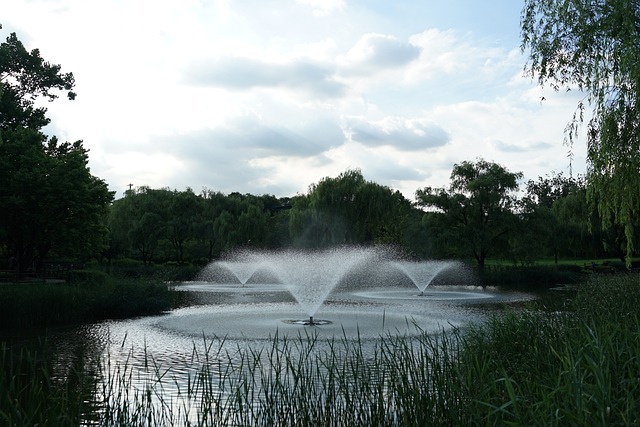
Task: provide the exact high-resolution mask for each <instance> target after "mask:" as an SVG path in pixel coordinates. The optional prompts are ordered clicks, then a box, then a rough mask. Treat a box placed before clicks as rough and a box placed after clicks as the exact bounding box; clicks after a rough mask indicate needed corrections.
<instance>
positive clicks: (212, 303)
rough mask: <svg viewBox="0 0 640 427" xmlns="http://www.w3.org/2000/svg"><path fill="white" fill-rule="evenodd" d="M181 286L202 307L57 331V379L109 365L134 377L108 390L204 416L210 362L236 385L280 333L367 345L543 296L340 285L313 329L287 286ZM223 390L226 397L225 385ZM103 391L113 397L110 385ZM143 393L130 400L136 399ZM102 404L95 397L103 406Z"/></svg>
mask: <svg viewBox="0 0 640 427" xmlns="http://www.w3.org/2000/svg"><path fill="white" fill-rule="evenodd" d="M172 286H175V289H176V290H178V291H181V292H189V293H190V296H191V297H192V298H191V299H192V300H193V301H194V304H193V305H191V306H189V307H184V308H180V309H176V310H172V311H170V312H168V313H165V314H162V315H157V316H149V317H141V318H135V319H126V320H112V321H104V322H97V323H91V324H86V325H82V326H80V327H75V328H71V329H68V328H67V329H64V330H57V331H50V332H49V337H48V340H49V347H50V349H51V351H52V352H53V354H54V359H55V360H56V362H55V363H54V369H55V375H57V376H60V377H64V376H65V375H66V373H67V372H68V371H69V369H70V368H71V367H72V366H74V365H77V364H78V363H84V364H93V365H100V366H101V368H100V369H101V370H102V375H103V376H106V377H107V378H111V379H113V378H115V379H116V380H117V381H121V380H122V379H123V378H126V381H125V383H120V384H119V385H118V384H115V385H114V384H111V385H109V387H114V388H110V389H109V390H110V391H109V393H111V394H112V395H113V394H115V393H116V391H122V388H123V387H124V388H132V389H135V390H139V391H141V393H142V391H144V390H148V389H149V384H153V385H154V386H153V390H154V392H153V393H154V396H155V397H154V399H156V400H157V399H159V400H160V401H161V402H171V404H170V405H177V406H176V408H177V409H176V408H174V409H176V410H177V411H178V412H180V411H182V412H186V413H191V412H197V411H196V409H195V408H191V406H190V405H195V403H193V402H190V401H189V399H187V400H184V399H182V398H181V396H184V395H185V390H189V388H190V387H193V383H194V381H195V380H194V379H195V377H196V376H197V375H198V372H199V371H200V370H201V369H202V367H203V366H207V367H208V368H207V369H212V370H213V372H215V373H217V375H218V378H219V379H220V381H221V382H228V381H229V380H228V379H226V378H223V377H224V375H226V374H225V373H228V372H229V370H230V367H231V366H234V365H242V364H244V363H247V360H246V354H247V351H248V352H252V351H258V350H255V349H260V348H263V347H266V348H269V347H270V346H271V345H272V344H271V343H272V342H273V339H274V338H276V337H277V339H280V340H282V339H285V340H290V341H295V340H297V339H300V337H303V338H304V337H313V338H314V340H317V341H318V342H319V344H318V345H317V347H318V348H322V347H323V345H324V346H325V347H324V348H326V346H331V345H332V344H331V343H332V342H334V340H344V339H347V340H352V339H353V340H356V339H357V340H359V341H360V342H361V343H364V344H363V345H364V348H365V349H366V348H367V344H366V343H367V342H369V341H370V342H375V341H376V340H378V339H380V338H381V337H384V336H386V335H403V336H408V337H410V336H412V335H417V334H420V333H422V332H427V333H440V332H443V331H447V330H450V329H451V328H454V327H460V326H464V325H465V324H468V323H470V322H481V321H482V320H483V319H484V318H485V317H486V316H487V315H488V314H489V313H491V312H492V311H494V310H496V309H498V308H501V307H503V306H504V305H505V304H511V303H518V302H521V301H527V300H531V299H534V298H535V295H533V294H529V293H524V292H501V291H499V290H497V289H491V288H486V289H483V288H480V287H474V286H443V287H429V288H427V289H426V290H425V291H424V292H422V293H421V292H420V291H419V290H418V289H417V288H410V287H404V288H403V287H397V288H375V287H374V288H367V289H360V290H344V289H342V290H341V289H337V290H335V291H334V292H333V293H331V294H330V295H329V296H328V297H327V298H326V299H325V300H324V301H323V303H322V304H320V305H319V307H318V308H317V309H316V310H315V311H314V320H315V321H316V322H317V323H314V324H312V325H305V324H304V322H305V321H306V320H308V313H307V312H305V310H303V309H301V308H300V305H299V304H298V301H297V300H296V298H294V296H293V295H292V294H291V292H289V289H288V288H287V287H285V286H282V285H279V284H273V283H263V284H260V283H251V284H247V283H242V284H238V283H211V282H207V281H199V282H185V283H180V284H174V285H172ZM323 343H326V344H323ZM251 349H254V350H251ZM267 353H268V352H267ZM253 354H256V353H253ZM79 359H82V360H79ZM103 381H107V382H110V381H111V382H113V381H112V380H108V379H107V380H104V379H103ZM117 381H116V382H117ZM214 388H217V392H218V393H225V390H224V388H225V387H224V385H221V384H218V385H215V386H214ZM98 390H103V391H101V393H104V390H105V387H104V386H103V387H102V388H100V387H98ZM140 396H141V395H137V394H136V395H135V396H134V397H131V396H129V397H127V399H133V400H136V401H137V400H138V399H140V398H141V397H140ZM102 398H104V396H96V401H100V399H102ZM187 401H189V402H190V403H185V402H187ZM137 404H139V403H137ZM164 404H165V403H163V405H164ZM186 418H189V416H188V415H187V416H186Z"/></svg>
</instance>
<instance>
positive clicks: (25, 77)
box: [0, 26, 113, 271]
mask: <svg viewBox="0 0 640 427" xmlns="http://www.w3.org/2000/svg"><path fill="white" fill-rule="evenodd" d="M0 28H1V26H0ZM73 85H74V79H73V75H72V74H71V73H66V74H63V73H60V66H59V65H51V64H49V63H48V62H45V61H44V60H43V59H42V58H41V57H40V54H39V51H38V50H37V49H34V50H32V51H31V52H27V50H26V49H25V48H24V46H23V45H22V43H21V42H20V41H19V40H18V39H17V37H16V35H15V33H12V34H11V35H10V36H9V37H8V38H7V40H6V42H4V43H2V44H0V206H2V215H1V216H0V239H2V241H1V242H0V244H2V245H3V246H4V247H5V249H6V250H7V251H8V252H9V253H10V254H11V255H12V256H15V257H16V258H17V259H18V268H19V269H20V270H21V271H24V270H26V269H27V268H31V267H34V268H36V269H37V268H38V266H39V264H40V263H41V262H42V261H43V260H44V259H45V258H46V257H47V255H48V254H49V253H51V252H53V253H55V254H57V255H58V256H63V257H66V256H73V257H79V256H82V257H83V258H84V257H88V256H91V255H94V254H98V253H99V252H100V251H101V250H102V248H103V247H104V245H105V239H106V228H105V226H104V223H103V220H104V217H105V215H106V209H107V206H108V204H109V203H110V202H111V200H112V199H113V193H111V192H109V190H108V187H107V185H106V183H105V182H104V181H102V180H101V179H99V178H97V177H95V176H93V175H91V173H90V171H89V168H88V151H87V150H86V149H84V147H83V146H82V141H76V142H73V143H70V142H64V143H61V142H59V141H58V139H57V138H56V137H52V138H49V137H48V136H46V135H45V134H43V133H42V131H41V128H42V127H43V126H45V125H46V124H48V123H49V119H48V118H47V117H46V109H45V108H43V107H38V108H36V107H35V102H36V100H38V99H39V98H44V99H47V100H49V101H52V100H54V99H56V98H57V96H58V95H57V92H58V91H60V90H63V91H68V92H67V96H68V97H69V99H73V98H74V97H75V93H73V92H72V91H71V89H72V88H73Z"/></svg>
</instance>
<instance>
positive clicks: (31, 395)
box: [0, 275, 640, 426]
mask: <svg viewBox="0 0 640 427" xmlns="http://www.w3.org/2000/svg"><path fill="white" fill-rule="evenodd" d="M639 303H640V282H639V280H638V277H637V276H633V275H624V276H610V277H606V278H597V279H595V280H593V281H591V282H590V283H588V284H584V285H581V286H580V288H579V290H578V293H577V295H576V297H575V298H574V299H573V300H572V301H570V302H569V303H568V304H566V306H565V307H564V308H562V309H558V308H557V307H554V308H553V310H545V308H544V307H537V306H530V307H528V308H526V309H524V310H519V311H511V312H506V313H502V314H496V315H495V316H494V317H493V318H491V319H490V320H489V321H488V322H486V323H483V324H480V325H473V326H471V327H468V328H465V329H458V330H454V331H453V332H447V333H441V334H427V333H419V334H417V335H415V336H394V335H387V336H384V337H381V338H380V339H377V340H372V341H367V340H363V339H358V338H356V339H352V338H347V337H343V338H342V339H335V340H332V341H328V342H327V341H322V340H320V339H318V337H317V336H315V335H314V334H312V333H309V334H304V335H301V336H300V337H297V338H291V337H285V336H278V335H276V336H274V337H273V338H272V339H271V340H270V341H269V342H268V344H263V345H240V344H238V345H237V346H236V347H229V345H228V343H226V342H225V341H224V340H223V339H221V340H211V339H206V338H204V337H203V342H202V343H199V344H198V345H196V344H195V343H194V346H193V350H192V355H191V360H189V361H186V362H185V363H187V364H188V368H187V369H175V366H162V364H161V363H158V362H156V361H155V360H154V358H153V356H152V355H150V354H149V355H147V357H146V358H145V362H144V364H143V366H139V365H137V364H135V363H133V362H132V361H130V360H125V361H124V362H114V361H113V360H112V359H111V358H110V357H109V355H106V356H105V360H104V363H103V365H102V368H101V376H100V378H99V380H100V381H97V382H95V383H93V386H92V387H93V388H91V389H90V390H91V393H90V394H87V392H86V391H87V389H86V388H84V389H83V392H82V393H80V394H78V393H77V392H76V393H71V394H65V393H67V392H65V390H68V388H64V387H62V388H58V389H56V390H58V393H60V394H59V395H56V396H59V397H57V398H54V399H53V400H50V399H49V398H48V397H46V396H48V395H47V394H46V393H45V388H46V387H42V386H38V384H43V383H42V378H43V377H44V378H45V379H46V377H47V373H46V371H42V370H40V367H39V365H38V366H31V365H29V362H26V363H27V365H26V366H24V365H20V366H22V367H21V368H20V369H18V368H15V369H14V371H12V372H13V373H10V375H6V374H5V375H3V376H2V377H0V390H10V392H8V393H5V394H3V395H2V404H1V405H0V416H2V417H4V418H0V420H3V421H6V422H7V423H8V424H7V425H27V424H22V421H23V420H43V419H45V418H43V416H42V413H51V411H52V410H55V412H56V413H65V411H67V413H68V416H67V418H63V420H67V419H68V420H69V422H70V424H68V425H74V424H73V423H74V422H75V421H77V420H78V419H84V420H85V421H83V422H85V423H86V424H91V423H96V424H99V425H106V426H156V425H181V426H182V425H193V426H229V425H233V426H292V425H295V426H311V425H313V426H318V425H323V426H362V425H366V426H425V425H427V426H428V425H545V426H547V425H550V426H554V425H557V426H565V425H580V426H582V425H589V426H593V425H596V426H598V425H600V426H605V425H606V426H609V425H637V424H638V422H639V420H638V413H640V407H639V405H640V375H639V374H640V339H639V338H640V337H639V335H640V322H639V317H638V307H639V306H640V305H639ZM230 348H231V349H232V350H230ZM27 356H28V355H27ZM23 358H24V359H25V360H33V358H32V357H25V355H23ZM2 363H3V365H4V366H3V368H6V367H7V363H8V362H7V361H6V360H5V358H3V359H2ZM9 366H13V365H11V364H9ZM34 368H37V369H36V371H37V372H38V373H37V374H33V373H32V372H31V371H32V369H34ZM21 369H23V370H24V371H25V372H26V373H25V372H23V371H22V370H21ZM79 371H81V369H79ZM2 372H5V370H4V369H3V371H2ZM30 372H31V373H30ZM41 374H42V375H41ZM16 377H18V378H20V379H19V380H17V379H15V378H16ZM47 381H49V380H47ZM47 381H45V382H44V384H48V382H47ZM85 383H89V382H86V381H85ZM32 386H36V387H32ZM79 395H80V396H83V398H82V399H78V398H77V396H79ZM9 397H10V399H18V401H21V402H28V404H27V403H24V404H22V405H21V406H20V407H17V409H12V407H11V402H10V401H9V400H10V399H9ZM65 399H66V401H65ZM86 402H90V404H89V403H86ZM77 414H80V415H77ZM87 414H90V415H91V416H90V417H89V416H88V415H87ZM57 425H64V424H57ZM75 425H77V424H75Z"/></svg>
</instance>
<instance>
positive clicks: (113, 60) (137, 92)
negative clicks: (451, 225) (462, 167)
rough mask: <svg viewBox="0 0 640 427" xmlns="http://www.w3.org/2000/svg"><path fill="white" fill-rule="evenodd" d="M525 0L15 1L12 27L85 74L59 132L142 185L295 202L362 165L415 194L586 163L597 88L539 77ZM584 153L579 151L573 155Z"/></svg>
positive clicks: (98, 171)
mask: <svg viewBox="0 0 640 427" xmlns="http://www.w3.org/2000/svg"><path fill="white" fill-rule="evenodd" d="M521 7H522V2H520V1H518V0H491V1H486V2H479V1H477V0H450V1H446V2H443V1H441V0H420V1H417V0H393V1H388V0H385V1H383V0H180V1H162V0H160V1H159V0H95V1H86V0H13V1H12V2H10V3H9V5H8V6H6V7H5V8H3V9H4V10H3V14H2V18H0V19H1V21H0V23H1V24H2V26H3V28H2V29H1V30H0V37H1V38H2V40H3V41H4V40H5V39H6V37H7V36H8V35H9V33H11V32H15V33H16V34H17V36H18V38H19V39H20V40H21V41H22V42H23V43H24V45H25V47H26V48H27V49H29V50H31V49H34V48H37V49H39V50H40V54H41V55H42V57H43V58H44V59H45V60H46V61H49V62H51V63H54V64H60V65H61V66H62V70H61V71H62V72H72V73H73V74H74V77H75V80H76V87H75V92H76V93H77V98H76V100H74V101H69V100H67V99H66V97H60V98H59V99H58V100H56V101H55V102H53V103H47V104H46V107H47V108H48V116H49V117H50V118H51V120H52V122H51V124H50V125H49V126H48V127H47V128H46V130H45V131H46V132H47V133H49V134H50V135H56V136H58V138H59V139H61V140H63V141H76V140H82V141H83V144H84V147H85V148H87V149H88V150H89V167H90V170H91V173H92V174H93V175H95V176H97V177H99V178H101V179H103V180H104V181H105V182H106V183H107V184H108V185H109V188H110V189H111V190H113V191H115V192H116V198H120V197H122V195H123V192H124V191H125V190H127V189H128V188H129V185H132V186H133V187H134V188H137V187H140V186H148V187H151V188H169V189H172V190H178V191H183V190H186V189H187V188H191V189H192V190H193V191H194V192H196V193H200V192H201V191H202V190H203V189H208V190H212V191H219V192H222V193H225V194H229V193H232V192H239V193H243V194H244V193H249V194H254V195H263V194H270V195H274V196H276V197H290V196H294V195H297V194H307V193H308V191H309V186H310V185H312V184H314V183H318V182H319V181H320V180H321V179H323V178H325V177H332V178H333V177H337V176H338V175H339V174H340V173H342V172H345V171H347V170H352V169H359V170H360V171H361V172H362V175H363V176H364V178H365V179H366V180H367V181H371V182H375V183H377V184H380V185H384V186H387V187H389V188H391V189H392V190H399V191H401V192H402V194H403V195H404V196H405V197H406V198H407V199H409V200H411V201H413V200H415V192H416V190H418V189H422V188H424V187H427V186H430V187H447V186H448V185H449V182H450V175H451V171H452V169H453V166H454V165H455V164H459V163H461V162H463V161H476V160H478V159H484V160H487V161H491V162H495V163H498V164H500V165H502V166H504V167H506V168H507V169H508V170H509V171H511V172H522V173H523V174H524V179H523V182H526V181H527V180H530V179H531V180H537V179H538V177H543V176H545V175H550V174H552V173H563V174H564V175H565V176H569V175H570V174H572V175H573V176H577V175H581V174H584V173H585V171H586V166H585V165H586V161H585V153H586V146H585V143H584V142H583V139H580V138H579V139H578V141H577V142H576V143H574V145H573V146H572V147H570V146H568V145H566V144H565V143H564V140H565V135H564V129H565V126H566V125H567V123H568V122H569V120H570V119H571V117H572V115H573V113H574V111H575V109H576V107H577V105H578V102H579V101H580V98H581V97H582V95H581V94H579V93H577V92H566V91H561V92H554V91H553V90H551V89H547V88H543V87H540V86H539V85H538V84H537V82H536V81H535V80H534V79H532V78H531V77H530V76H526V75H525V74H524V72H523V70H524V67H525V64H526V62H527V56H526V54H525V53H522V51H521V49H520V44H521V41H520V27H519V23H520V11H521ZM570 153H571V156H570V155H569V154H570Z"/></svg>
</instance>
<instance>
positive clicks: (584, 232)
mask: <svg viewBox="0 0 640 427" xmlns="http://www.w3.org/2000/svg"><path fill="white" fill-rule="evenodd" d="M585 185H586V184H585V181H584V179H583V178H582V177H578V178H573V177H565V176H564V175H563V174H562V173H557V174H551V175H546V176H545V177H538V180H537V181H534V180H529V181H528V182H527V184H526V193H525V196H524V197H523V198H522V200H521V201H520V217H521V220H522V221H523V226H522V227H521V230H522V231H521V232H520V233H518V235H517V239H516V240H517V241H518V243H519V245H518V246H519V247H520V248H521V251H520V252H521V255H520V256H521V257H525V256H526V257H530V258H532V259H535V258H538V257H541V256H549V255H550V256H553V258H554V260H555V262H556V263H558V260H559V257H560V256H561V255H571V256H578V255H579V254H583V255H586V254H588V253H590V251H592V250H593V246H592V242H591V241H590V240H589V237H590V236H589V232H588V229H589V220H590V215H589V212H588V206H587V201H586V190H585Z"/></svg>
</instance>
